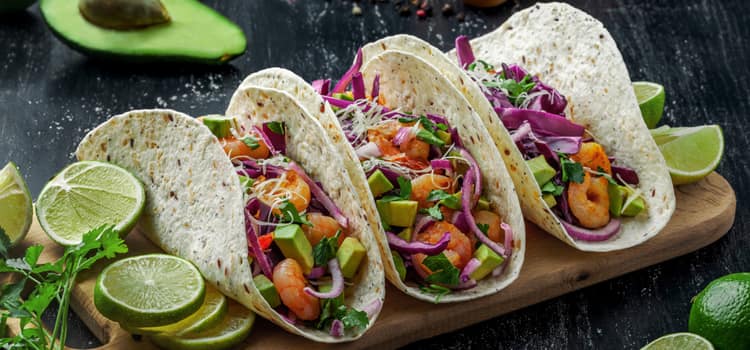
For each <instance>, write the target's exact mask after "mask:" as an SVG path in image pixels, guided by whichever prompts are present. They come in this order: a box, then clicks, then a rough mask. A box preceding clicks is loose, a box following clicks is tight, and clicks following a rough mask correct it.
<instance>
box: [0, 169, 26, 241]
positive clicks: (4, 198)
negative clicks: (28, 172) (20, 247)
mask: <svg viewBox="0 0 750 350" xmlns="http://www.w3.org/2000/svg"><path fill="white" fill-rule="evenodd" d="M33 211H34V209H33V208H32V206H31V195H30V194H29V187H28V186H26V181H24V180H23V177H21V174H20V173H19V172H18V168H17V167H16V165H15V164H13V162H10V163H8V164H7V165H5V167H4V168H3V170H0V228H2V229H3V231H5V234H6V235H8V238H10V244H15V243H16V242H18V241H20V240H22V239H23V237H24V236H26V233H27V232H29V227H30V226H31V220H32V219H33Z"/></svg>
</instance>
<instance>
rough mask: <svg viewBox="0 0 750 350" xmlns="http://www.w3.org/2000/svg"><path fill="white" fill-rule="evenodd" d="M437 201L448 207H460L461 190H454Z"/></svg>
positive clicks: (456, 208) (455, 208) (457, 208)
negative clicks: (446, 196)
mask: <svg viewBox="0 0 750 350" xmlns="http://www.w3.org/2000/svg"><path fill="white" fill-rule="evenodd" d="M438 203H439V204H442V205H444V206H446V207H448V208H451V209H454V210H459V209H461V192H456V193H454V194H452V195H451V196H450V197H448V198H445V199H441V200H440V201H439V202H438Z"/></svg>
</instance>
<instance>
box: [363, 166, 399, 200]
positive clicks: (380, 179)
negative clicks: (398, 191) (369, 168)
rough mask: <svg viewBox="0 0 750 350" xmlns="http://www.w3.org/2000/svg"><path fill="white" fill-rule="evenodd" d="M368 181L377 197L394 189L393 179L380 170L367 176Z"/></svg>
mask: <svg viewBox="0 0 750 350" xmlns="http://www.w3.org/2000/svg"><path fill="white" fill-rule="evenodd" d="M367 183H368V184H369V185H370V192H372V196H373V197H376V198H377V197H380V195H381V194H383V193H386V192H388V191H390V190H392V189H393V184H392V183H391V180H388V178H387V177H386V176H385V174H383V172H382V171H380V170H375V172H374V173H372V175H370V177H369V178H367Z"/></svg>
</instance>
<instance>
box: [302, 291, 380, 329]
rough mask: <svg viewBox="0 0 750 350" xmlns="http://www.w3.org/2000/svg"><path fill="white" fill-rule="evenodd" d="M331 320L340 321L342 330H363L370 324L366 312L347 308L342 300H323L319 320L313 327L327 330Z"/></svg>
mask: <svg viewBox="0 0 750 350" xmlns="http://www.w3.org/2000/svg"><path fill="white" fill-rule="evenodd" d="M333 320H340V321H341V322H342V323H343V324H344V329H351V328H358V329H365V328H366V327H367V325H368V324H369V323H370V319H369V318H368V317H367V313H366V312H364V311H360V310H357V309H355V308H350V307H347V306H346V305H344V301H343V298H334V299H323V300H322V306H321V312H320V318H319V319H318V323H317V324H316V325H315V327H316V328H318V329H329V328H331V323H333Z"/></svg>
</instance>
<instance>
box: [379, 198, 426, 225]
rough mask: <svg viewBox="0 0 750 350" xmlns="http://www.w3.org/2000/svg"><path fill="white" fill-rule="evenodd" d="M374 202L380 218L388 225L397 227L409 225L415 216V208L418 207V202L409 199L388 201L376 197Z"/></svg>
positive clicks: (412, 222)
mask: <svg viewBox="0 0 750 350" xmlns="http://www.w3.org/2000/svg"><path fill="white" fill-rule="evenodd" d="M375 204H376V205H377V207H378V212H380V218H381V219H382V220H383V221H384V222H385V223H386V224H387V225H388V226H398V227H411V225H413V224H414V219H416V217H417V209H418V208H419V203H418V202H416V201H409V200H400V201H392V202H388V201H383V200H381V199H378V200H377V201H375Z"/></svg>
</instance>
